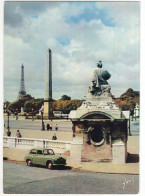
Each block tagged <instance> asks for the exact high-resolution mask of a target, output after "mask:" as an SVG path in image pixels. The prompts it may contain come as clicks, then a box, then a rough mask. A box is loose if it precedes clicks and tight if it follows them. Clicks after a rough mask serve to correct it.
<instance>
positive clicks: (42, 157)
mask: <svg viewBox="0 0 145 196" xmlns="http://www.w3.org/2000/svg"><path fill="white" fill-rule="evenodd" d="M24 161H25V162H26V164H27V165H28V166H31V165H42V166H46V167H47V168H48V169H52V168H53V166H54V165H60V166H65V165H66V158H65V157H62V156H60V155H56V154H55V153H54V151H53V150H52V149H48V148H33V149H31V150H30V152H29V154H27V155H26V156H25V158H24Z"/></svg>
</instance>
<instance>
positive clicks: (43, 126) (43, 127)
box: [41, 110, 45, 131]
mask: <svg viewBox="0 0 145 196" xmlns="http://www.w3.org/2000/svg"><path fill="white" fill-rule="evenodd" d="M41 116H42V128H41V130H42V131H44V130H45V125H44V122H43V111H42V110H41Z"/></svg>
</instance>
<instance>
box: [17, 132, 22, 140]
mask: <svg viewBox="0 0 145 196" xmlns="http://www.w3.org/2000/svg"><path fill="white" fill-rule="evenodd" d="M16 136H17V138H20V137H22V135H21V133H20V131H19V130H17V133H16Z"/></svg>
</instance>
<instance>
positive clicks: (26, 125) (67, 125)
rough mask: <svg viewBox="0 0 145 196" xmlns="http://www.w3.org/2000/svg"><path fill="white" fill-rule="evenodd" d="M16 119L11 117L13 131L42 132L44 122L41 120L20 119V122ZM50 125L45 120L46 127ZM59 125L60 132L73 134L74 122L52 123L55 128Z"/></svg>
mask: <svg viewBox="0 0 145 196" xmlns="http://www.w3.org/2000/svg"><path fill="white" fill-rule="evenodd" d="M15 119H16V118H12V117H10V121H9V126H10V128H11V129H22V128H23V129H30V130H41V127H42V121H41V120H34V121H32V120H31V119H27V120H25V119H24V118H22V117H20V118H19V119H18V120H15ZM48 122H49V123H50V121H48V120H44V123H45V126H46V124H47V123H48ZM4 123H5V127H7V117H5V119H4ZM56 124H57V125H58V129H59V131H69V132H70V131H71V132H72V122H71V121H70V120H68V121H67V120H66V121H63V120H62V121H61V120H59V121H58V120H54V121H52V127H53V129H54V128H55V125H56Z"/></svg>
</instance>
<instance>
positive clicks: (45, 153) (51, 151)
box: [43, 149, 54, 155]
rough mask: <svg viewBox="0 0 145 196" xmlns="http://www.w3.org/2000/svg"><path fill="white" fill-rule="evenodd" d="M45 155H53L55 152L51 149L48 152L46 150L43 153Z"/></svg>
mask: <svg viewBox="0 0 145 196" xmlns="http://www.w3.org/2000/svg"><path fill="white" fill-rule="evenodd" d="M43 154H44V155H52V154H54V151H53V150H51V149H50V150H47V149H46V150H44V151H43Z"/></svg>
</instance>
